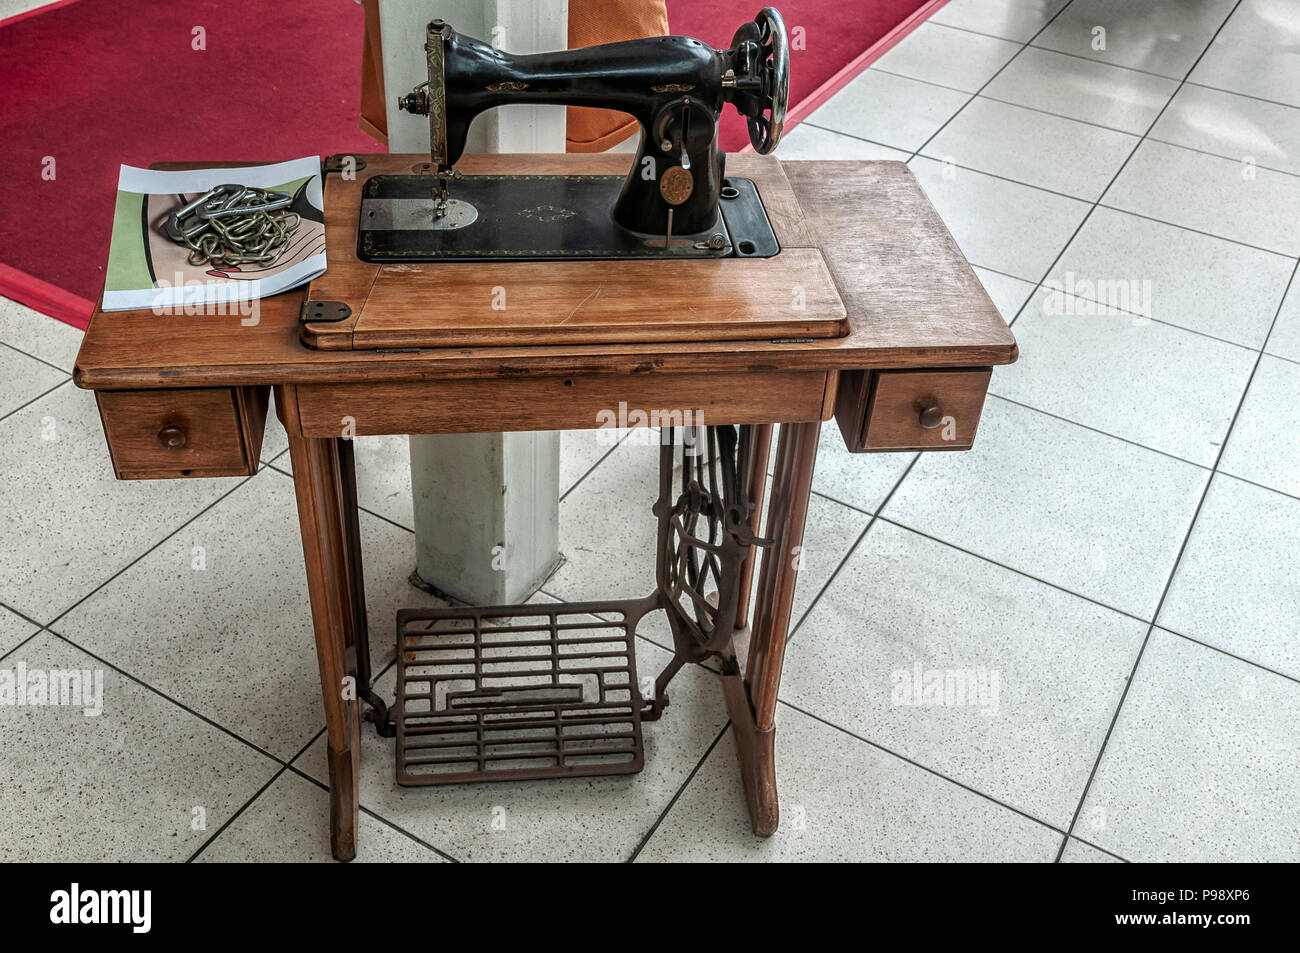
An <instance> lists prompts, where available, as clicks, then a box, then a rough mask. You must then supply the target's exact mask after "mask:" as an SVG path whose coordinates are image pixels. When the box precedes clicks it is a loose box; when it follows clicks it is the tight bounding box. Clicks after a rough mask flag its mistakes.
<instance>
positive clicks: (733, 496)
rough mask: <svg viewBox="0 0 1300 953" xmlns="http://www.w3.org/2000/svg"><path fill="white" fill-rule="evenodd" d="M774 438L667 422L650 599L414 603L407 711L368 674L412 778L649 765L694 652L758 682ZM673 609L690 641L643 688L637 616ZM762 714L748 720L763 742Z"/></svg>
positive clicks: (404, 643) (401, 651)
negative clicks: (743, 627)
mask: <svg viewBox="0 0 1300 953" xmlns="http://www.w3.org/2000/svg"><path fill="white" fill-rule="evenodd" d="M766 445H767V441H766V440H762V441H761V442H760V443H759V445H757V446H756V441H755V433H754V428H752V427H748V426H745V427H739V428H737V427H731V426H727V427H690V428H685V429H684V430H683V439H682V440H681V442H680V444H679V442H678V440H677V434H676V431H675V429H674V428H671V427H669V428H665V429H664V430H663V432H662V448H661V450H660V453H659V495H658V498H657V500H656V501H655V504H654V508H653V512H654V515H655V517H656V518H657V521H658V538H657V541H656V546H655V582H656V587H655V591H654V592H652V593H651V594H650V595H648V596H646V597H645V598H644V599H633V600H620V601H610V602H583V603H544V604H540V605H526V606H489V607H480V608H458V609H437V610H424V609H406V610H402V611H401V612H399V613H398V617H397V700H396V702H395V704H394V706H393V709H392V714H391V718H390V717H389V715H388V713H387V712H386V711H385V710H384V709H383V708H382V706H381V705H379V704H376V702H377V701H378V700H377V699H376V698H375V696H374V694H373V693H372V692H370V691H369V682H368V680H363V681H362V685H363V686H364V687H365V689H366V691H364V692H363V694H362V697H363V698H365V700H366V701H367V702H368V703H369V704H371V705H372V706H374V710H373V711H372V712H370V713H368V715H367V717H368V719H369V720H371V721H374V722H375V723H376V726H377V727H378V729H379V732H380V734H385V735H389V734H393V733H394V731H395V734H396V737H397V781H398V783H399V784H403V785H426V784H453V783H464V782H468V781H491V780H517V779H523V778H554V777H579V776H591V775H605V774H628V773H634V772H637V771H640V770H641V768H642V766H643V763H644V762H643V749H642V742H641V720H642V719H647V720H655V719H658V718H659V717H660V716H661V715H662V714H663V710H664V708H666V707H667V706H668V694H667V688H668V683H669V682H671V681H672V679H673V677H674V676H675V675H676V674H677V673H678V672H679V671H680V670H681V668H682V666H684V665H685V664H686V663H687V662H704V661H706V660H708V659H711V658H713V659H717V660H718V662H719V664H720V666H721V669H722V677H723V685H724V690H725V691H726V692H728V693H729V694H730V693H732V692H735V691H740V692H742V693H743V692H744V691H745V689H744V683H743V681H742V679H741V673H740V666H739V662H738V660H737V651H736V645H735V641H736V635H737V632H738V628H737V624H736V623H737V621H738V619H740V618H741V617H743V615H744V611H745V610H744V609H743V608H741V606H742V604H743V601H744V600H743V599H742V589H744V588H746V586H745V581H746V580H748V579H749V578H751V574H750V571H749V570H750V569H751V568H752V563H751V562H750V557H751V556H752V553H753V550H752V547H754V546H766V545H770V544H769V542H768V541H766V540H762V539H760V538H758V537H757V536H756V535H755V533H754V530H755V529H756V528H757V521H756V520H755V519H754V509H755V505H754V501H753V500H752V499H751V498H750V490H749V488H750V487H751V486H753V485H755V482H754V474H755V468H765V467H766V464H767V459H766V457H767V454H766V449H767V446H766ZM679 466H680V470H681V478H680V484H679V489H675V487H674V484H675V482H676V481H675V480H674V475H675V472H676V471H677V469H678V467H679ZM760 472H764V471H760ZM758 485H760V486H761V483H759V484H758ZM660 609H662V610H663V611H664V612H665V613H666V615H667V617H668V623H669V626H670V627H671V629H672V633H673V645H674V648H675V653H674V655H673V659H672V661H671V662H670V663H669V664H668V666H667V667H666V668H665V669H664V670H663V672H662V673H660V675H659V677H658V678H657V679H656V680H655V683H654V693H653V695H652V696H650V697H642V695H641V692H640V690H639V685H638V682H637V675H636V627H637V624H638V623H639V622H640V621H641V619H642V618H643V617H644V616H645V615H646V614H647V613H648V612H652V611H655V610H660ZM362 631H364V630H362ZM362 654H368V652H367V651H366V647H365V646H362ZM367 661H368V660H367ZM368 667H369V666H368V665H366V669H368ZM364 671H365V670H359V672H364ZM365 674H368V672H366V673H365ZM743 710H752V709H750V706H749V705H748V704H746V705H744V706H743ZM749 722H750V723H749V724H736V725H735V728H736V730H737V732H738V733H739V734H740V736H741V737H742V739H743V740H744V741H745V742H746V743H751V744H752V743H753V742H754V741H755V738H756V732H757V728H756V726H755V724H754V722H753V718H752V715H751V717H750V719H749ZM385 729H393V730H385Z"/></svg>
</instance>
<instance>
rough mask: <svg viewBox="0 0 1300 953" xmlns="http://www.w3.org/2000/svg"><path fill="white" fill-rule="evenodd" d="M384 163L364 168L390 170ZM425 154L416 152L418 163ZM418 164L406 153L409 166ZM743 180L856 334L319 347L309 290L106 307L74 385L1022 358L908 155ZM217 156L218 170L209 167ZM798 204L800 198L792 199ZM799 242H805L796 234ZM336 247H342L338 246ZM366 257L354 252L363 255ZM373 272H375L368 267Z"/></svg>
mask: <svg viewBox="0 0 1300 953" xmlns="http://www.w3.org/2000/svg"><path fill="white" fill-rule="evenodd" d="M393 158H394V157H375V158H374V159H373V160H372V162H371V166H370V167H369V168H367V169H366V170H364V171H362V172H361V173H360V175H361V176H366V175H369V174H373V173H374V172H375V171H378V170H380V169H382V168H387V167H388V165H387V163H389V162H390V161H391V160H392V159H393ZM405 158H406V159H414V158H415V157H410V156H408V157H405ZM403 161H404V160H403ZM627 161H629V159H628V157H626V156H617V155H615V156H580V155H569V156H565V155H556V156H549V157H543V156H472V157H467V158H466V159H465V160H464V163H463V168H464V169H465V171H466V172H506V171H517V172H539V173H540V172H554V171H566V170H567V171H571V172H574V173H601V172H610V171H618V170H619V169H620V168H624V167H626V163H627ZM727 163H728V164H727V169H728V172H729V173H732V174H735V175H743V176H747V177H749V178H752V179H754V180H755V181H756V182H758V183H759V188H760V191H763V192H764V199H765V201H766V203H767V209H768V214H769V217H771V218H772V221H773V225H774V227H775V228H776V229H777V231H778V233H779V234H781V235H782V236H783V237H785V236H797V235H798V234H799V233H800V232H804V233H806V234H807V235H808V236H809V237H810V238H811V239H812V241H813V242H814V243H815V244H816V245H818V246H819V247H820V248H821V249H822V252H823V255H824V257H825V260H826V263H827V265H828V267H829V269H830V271H831V273H832V275H834V277H835V278H836V281H837V283H838V284H839V286H840V291H841V297H842V298H843V299H844V301H845V303H846V305H847V306H848V311H849V321H850V325H851V330H850V333H849V335H848V336H846V337H844V338H837V339H830V340H821V341H810V342H792V341H783V342H770V341H769V342H759V341H748V342H746V341H715V342H690V343H676V344H626V345H594V344H586V345H576V344H575V345H568V346H563V347H557V346H544V347H541V346H534V347H512V348H506V347H494V348H437V349H426V350H421V351H413V352H401V353H387V352H380V353H361V352H356V351H332V352H321V351H314V350H312V349H311V348H308V347H306V346H304V345H303V344H302V343H301V342H300V341H299V337H298V335H299V328H298V308H299V304H300V302H301V298H302V295H301V292H289V293H286V294H282V295H277V296H275V297H274V298H269V299H266V300H263V301H261V302H260V311H259V321H258V323H257V325H256V326H253V327H244V326H242V325H241V322H240V317H239V316H238V315H230V316H219V315H188V316H187V315H170V316H169V315H156V314H154V313H153V312H152V311H123V312H109V313H105V312H98V311H97V312H96V313H95V315H94V316H93V317H92V319H91V324H90V328H89V330H88V331H87V334H86V337H85V340H84V341H83V343H82V348H81V353H80V355H79V356H78V361H77V368H76V373H75V378H76V381H77V383H78V384H80V385H81V386H83V387H93V388H97V389H103V388H112V389H120V388H140V387H168V386H173V387H174V386H203V385H214V384H277V383H299V382H311V381H316V382H326V381H343V380H349V381H355V380H358V379H373V380H427V379H429V378H430V377H433V376H437V377H442V378H446V379H454V378H467V377H485V376H486V377H495V376H513V377H521V376H554V375H562V374H570V373H573V374H577V373H593V374H595V373H607V374H634V373H660V372H668V371H676V372H718V371H735V372H740V373H742V374H743V373H745V372H747V371H749V370H753V369H763V368H766V369H779V368H803V369H808V368H827V369H834V368H853V367H895V368H901V367H950V366H984V365H997V364H1006V363H1010V362H1011V361H1013V360H1014V359H1015V355H1016V347H1015V341H1014V339H1013V338H1012V336H1011V333H1010V331H1009V330H1008V329H1007V327H1006V324H1005V322H1003V320H1002V318H1001V317H1000V316H999V315H998V312H997V309H996V308H994V306H993V304H992V302H991V301H989V298H988V295H987V294H985V292H984V291H983V289H982V288H981V287H980V285H979V282H978V280H977V279H976V278H975V276H974V273H973V272H971V270H970V267H969V266H968V265H967V264H966V262H965V259H963V258H962V256H961V253H960V252H959V251H958V250H957V248H956V245H955V244H954V243H953V242H952V239H951V236H949V235H948V232H947V229H946V228H944V226H943V223H942V222H941V221H940V220H939V217H938V215H937V214H936V213H935V211H934V209H933V208H932V207H931V206H930V203H929V200H928V199H926V197H925V195H924V193H923V192H922V191H921V189H920V186H919V185H918V184H917V182H916V180H915V178H914V177H913V176H912V174H911V172H910V171H909V170H908V169H907V167H906V166H905V165H903V164H902V163H899V162H791V163H785V164H784V170H785V174H786V175H787V177H788V179H789V181H790V184H791V186H792V192H791V193H790V197H789V198H788V199H786V200H784V201H780V200H779V201H772V200H770V199H769V197H768V196H767V194H766V190H765V188H764V185H763V183H764V182H765V181H767V180H768V179H769V178H770V177H771V176H772V175H773V174H775V170H779V169H781V168H782V166H781V165H779V164H777V163H776V160H775V159H773V158H772V157H767V156H754V155H733V156H729V157H728V159H727ZM195 164H196V165H202V164H203V163H195ZM785 201H788V202H791V203H793V202H798V203H799V204H800V206H801V207H796V206H794V205H790V206H789V207H787V206H786V205H785V204H784V202H785ZM787 240H788V241H789V242H790V243H791V244H792V245H794V246H797V245H798V243H799V241H800V239H798V238H794V237H788V238H787ZM330 241H331V246H330V247H331V248H337V247H338V242H337V241H336V240H334V239H333V238H331V239H330ZM353 241H354V238H353V237H349V238H347V239H346V245H345V247H346V249H347V250H348V253H347V254H345V255H342V256H337V255H336V256H333V257H336V258H338V260H337V261H334V260H333V259H332V260H331V264H330V270H329V271H328V272H326V274H325V275H323V276H322V277H321V278H320V279H317V282H316V283H315V284H314V286H313V287H314V288H315V290H316V293H318V294H319V296H320V297H322V298H328V297H330V294H329V292H328V291H327V289H328V288H329V287H331V282H334V281H336V280H343V279H344V278H345V277H346V276H345V275H344V272H346V271H348V270H350V269H351V268H352V267H353V265H352V263H350V262H349V257H350V255H351V252H350V249H351V247H352V242H353ZM352 261H353V262H355V258H353V259H352ZM356 264H357V265H360V266H364V267H366V268H373V266H370V265H366V264H365V263H361V262H356Z"/></svg>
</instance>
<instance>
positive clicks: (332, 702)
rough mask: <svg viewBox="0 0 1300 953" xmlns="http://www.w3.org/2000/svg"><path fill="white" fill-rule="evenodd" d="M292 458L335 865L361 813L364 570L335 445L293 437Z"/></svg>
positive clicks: (348, 849) (348, 851) (349, 846)
mask: <svg viewBox="0 0 1300 953" xmlns="http://www.w3.org/2000/svg"><path fill="white" fill-rule="evenodd" d="M289 457H290V459H291V460H292V461H293V485H294V490H295V492H296V494H297V497H298V523H299V527H300V529H301V532H302V551H303V560H304V562H305V563H306V567H307V592H308V595H309V596H310V598H311V617H312V626H313V628H314V629H315V633H316V657H317V661H318V663H319V665H320V679H321V695H322V698H323V699H324V702H325V726H326V733H327V735H328V739H329V746H328V759H329V780H330V848H331V850H332V851H333V853H334V857H335V858H336V859H337V860H351V859H352V858H353V857H355V856H356V853H357V821H358V813H359V809H360V802H359V792H358V772H359V769H360V756H361V743H360V740H361V739H360V734H361V722H360V703H359V702H358V701H357V697H358V691H359V689H358V685H357V680H356V676H357V669H356V659H355V649H354V645H355V642H356V631H355V627H356V625H357V621H356V620H357V607H358V604H359V603H360V600H359V599H358V596H359V593H358V592H357V591H356V590H357V587H356V585H355V584H354V575H355V576H359V575H360V569H361V567H360V566H359V565H355V564H356V563H357V562H358V559H357V557H356V555H355V554H354V553H353V552H352V549H351V544H352V540H351V539H350V535H349V533H350V527H351V526H352V521H351V514H350V513H348V512H347V509H348V508H347V505H346V501H347V494H346V489H345V487H346V483H345V479H346V475H345V474H344V472H343V470H344V467H343V462H342V461H341V459H340V453H339V441H338V440H336V439H332V438H320V437H295V436H293V435H292V434H291V435H290V436H289ZM347 462H348V463H349V464H350V463H351V459H350V458H349V459H348V461H347ZM361 611H364V608H362V610H361ZM350 650H351V651H350Z"/></svg>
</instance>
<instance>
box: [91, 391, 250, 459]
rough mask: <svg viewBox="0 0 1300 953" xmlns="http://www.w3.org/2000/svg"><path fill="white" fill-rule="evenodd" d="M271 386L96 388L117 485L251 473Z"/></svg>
mask: <svg viewBox="0 0 1300 953" xmlns="http://www.w3.org/2000/svg"><path fill="white" fill-rule="evenodd" d="M269 394H270V388H267V387H204V388H193V389H191V388H186V389H178V390H123V391H99V392H97V393H96V394H95V397H96V399H97V400H98V401H99V414H100V417H101V418H102V419H103V422H104V434H105V436H106V437H107V438H108V450H109V453H110V454H112V457H113V469H114V470H115V471H116V473H117V478H118V479H119V480H153V479H168V478H176V477H215V476H251V475H252V474H254V473H256V472H257V462H258V455H259V454H260V453H261V452H262V434H263V431H264V430H265V427H266V406H267V400H268V397H269Z"/></svg>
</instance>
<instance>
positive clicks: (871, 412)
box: [835, 367, 993, 453]
mask: <svg viewBox="0 0 1300 953" xmlns="http://www.w3.org/2000/svg"><path fill="white" fill-rule="evenodd" d="M992 375H993V369H992V368H991V367H978V368H960V369H953V370H916V371H850V372H845V373H842V374H841V375H840V388H839V392H838V394H837V396H836V401H835V420H836V422H837V423H838V424H839V426H840V433H841V434H843V436H844V443H845V444H846V445H847V446H848V448H849V450H851V451H852V452H854V453H868V452H872V451H887V450H969V449H970V448H971V446H972V445H973V444H974V442H975V429H976V427H977V426H978V425H979V419H980V411H981V410H982V409H983V408H984V394H985V393H986V392H987V391H988V387H989V378H990V377H992Z"/></svg>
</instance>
